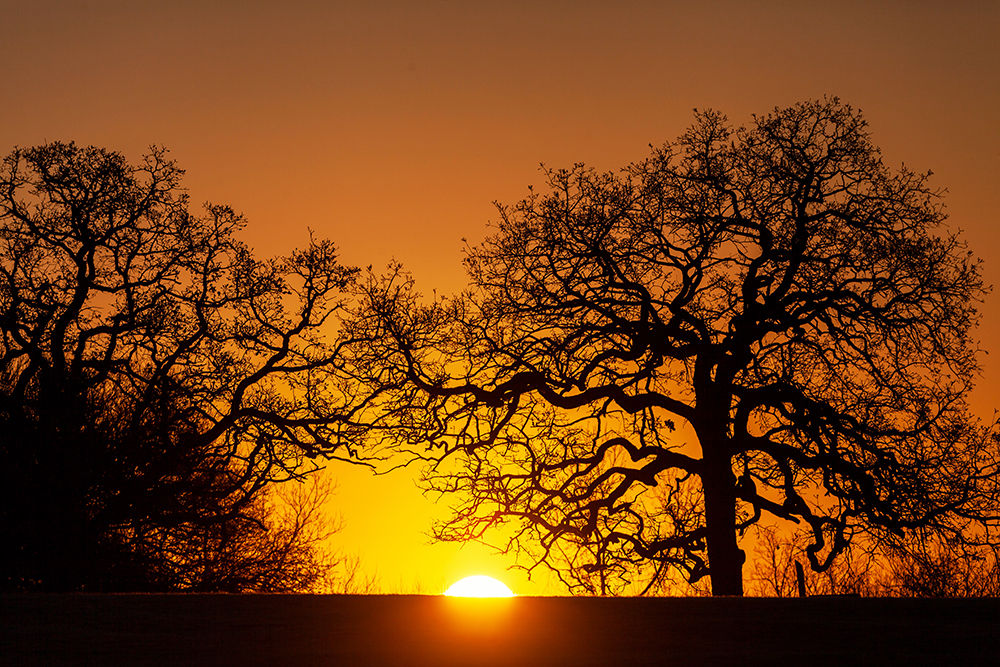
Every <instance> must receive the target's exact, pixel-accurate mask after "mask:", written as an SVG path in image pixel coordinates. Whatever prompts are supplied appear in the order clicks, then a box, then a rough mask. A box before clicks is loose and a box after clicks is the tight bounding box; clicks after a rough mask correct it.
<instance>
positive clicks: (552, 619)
mask: <svg viewBox="0 0 1000 667" xmlns="http://www.w3.org/2000/svg"><path fill="white" fill-rule="evenodd" d="M0 665H5V666H6V665H11V666H14V665H17V666H22V665H24V666H29V665H116V666H117V665H171V666H174V665H177V666H180V665H248V666H249V665H268V666H271V665H274V666H279V665H288V666H290V667H295V666H299V665H310V666H312V665H316V666H319V665H323V666H329V665H357V666H366V665H384V666H397V665H398V666H423V665H428V666H431V665H434V666H442V667H443V666H448V665H455V666H459V665H470V666H478V665H483V666H486V665H491V666H492V665H518V666H529V665H566V666H573V667H583V666H590V665H594V666H597V665H628V666H633V665H683V666H685V667H687V666H694V665H769V666H779V665H780V666H784V665H804V666H806V665H808V666H812V665H907V666H909V665H1000V600H996V599H977V600H909V599H862V598H807V599H783V600H778V599H752V598H747V599H709V598H659V599H650V598H617V599H615V598H528V597H525V598H513V599H486V600H477V599H461V598H458V599H456V598H444V597H438V596H311V595H245V596H236V595H65V596H56V595H51V596H50V595H7V596H0Z"/></svg>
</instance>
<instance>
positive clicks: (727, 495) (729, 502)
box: [702, 443, 746, 595]
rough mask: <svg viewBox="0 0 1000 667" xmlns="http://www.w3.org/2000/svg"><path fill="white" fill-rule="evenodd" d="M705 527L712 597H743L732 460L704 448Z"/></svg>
mask: <svg viewBox="0 0 1000 667" xmlns="http://www.w3.org/2000/svg"><path fill="white" fill-rule="evenodd" d="M704 445H705V443H703V446H702V451H703V452H704V458H703V461H704V463H705V475H704V477H703V478H702V484H703V486H704V491H705V528H706V532H707V534H708V535H707V542H708V567H709V573H710V575H711V579H712V595H743V561H744V560H746V555H745V554H744V553H743V550H742V549H740V548H739V546H738V544H737V543H736V477H735V476H734V475H733V469H732V463H731V460H730V457H729V456H728V455H727V454H725V453H724V452H719V451H714V452H713V451H711V450H715V449H717V448H716V447H712V446H711V445H710V446H708V447H705V446H704Z"/></svg>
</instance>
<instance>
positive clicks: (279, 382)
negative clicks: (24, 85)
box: [0, 143, 371, 590]
mask: <svg viewBox="0 0 1000 667" xmlns="http://www.w3.org/2000/svg"><path fill="white" fill-rule="evenodd" d="M182 174H183V172H182V171H181V170H180V169H178V168H177V166H176V165H175V164H174V162H172V161H170V160H168V159H167V156H166V152H165V151H164V150H163V149H160V148H153V149H152V150H151V152H150V153H149V154H148V155H146V156H145V157H144V158H143V160H142V161H141V162H140V163H139V164H138V165H135V166H132V165H130V164H129V163H128V162H127V161H126V160H125V159H124V158H123V157H122V156H121V155H120V154H117V153H113V152H109V151H106V150H103V149H99V148H94V147H88V148H80V147H77V146H76V145H74V144H72V143H70V144H63V143H52V144H47V145H44V146H39V147H36V148H31V149H15V150H14V151H13V152H11V153H10V154H9V155H8V156H7V157H6V159H5V160H4V161H3V164H2V169H0V470H3V473H4V481H3V484H0V534H2V535H3V539H0V545H2V546H0V587H2V588H4V589H7V590H11V589H13V590H22V589H28V590H160V589H170V588H174V587H176V586H178V585H179V584H178V582H179V581H182V580H183V576H182V574H183V571H184V567H185V566H184V565H183V563H184V561H185V558H186V556H185V555H184V554H185V553H186V551H185V550H187V549H189V548H190V547H191V545H192V544H194V543H196V542H197V541H198V540H205V539H209V538H210V536H211V534H212V531H216V532H217V533H218V532H219V531H221V532H222V533H226V531H230V532H233V531H236V532H239V531H243V534H245V533H246V532H247V531H248V530H249V531H250V532H253V530H251V528H252V527H253V526H257V527H259V528H260V529H261V530H263V529H264V528H266V527H267V526H266V524H267V521H265V519H264V518H263V517H262V516H261V514H260V513H261V511H263V510H262V507H263V506H262V505H261V502H262V500H263V498H262V496H261V493H262V490H263V489H265V487H266V486H267V485H268V484H270V483H272V482H279V481H282V480H289V479H298V478H301V477H302V476H304V475H305V474H307V473H308V472H309V471H310V470H311V469H313V468H315V467H317V466H316V465H315V464H314V463H313V462H312V461H314V460H315V459H316V457H320V456H323V457H328V458H351V457H352V456H353V455H355V454H356V453H357V449H356V448H355V445H354V443H355V442H356V440H357V427H356V425H355V424H354V422H353V419H354V415H355V414H357V411H358V410H360V409H362V408H363V407H364V406H365V405H366V404H367V403H368V401H370V400H371V397H370V396H365V395H362V394H359V393H358V391H357V388H356V387H353V386H351V385H349V383H348V380H347V379H345V378H344V377H343V375H342V374H341V373H340V372H339V371H338V366H339V365H341V364H342V363H343V360H342V357H343V353H342V350H343V349H344V348H345V347H346V346H349V345H350V344H351V341H349V340H348V339H347V338H345V337H344V336H343V335H342V334H341V332H340V330H339V328H338V324H337V320H338V318H339V316H340V313H341V311H342V310H343V307H344V303H345V299H346V298H347V297H346V295H345V290H348V288H349V287H350V285H351V284H352V282H353V281H354V278H355V275H356V273H357V269H354V268H350V267H345V266H343V265H341V264H340V263H339V262H338V260H337V253H336V248H335V246H334V245H333V244H332V243H331V242H329V241H325V240H324V241H315V240H310V242H309V244H308V246H306V247H305V249H302V250H297V251H295V252H293V253H291V254H290V255H289V256H288V257H285V258H281V259H275V260H267V261H260V260H257V259H255V258H254V257H253V255H252V253H251V252H250V250H249V249H248V248H247V247H246V246H245V245H243V244H242V243H240V242H239V241H238V240H236V237H235V235H236V234H237V233H238V232H239V230H240V229H241V228H242V227H243V226H244V225H245V221H244V220H243V218H242V217H241V216H239V215H237V214H236V213H235V212H234V211H233V210H232V209H231V208H228V207H225V206H218V205H206V207H205V212H204V214H202V215H197V214H195V213H192V212H191V211H190V210H189V205H188V199H187V196H186V194H184V192H183V190H182V189H181V187H180V179H181V176H182ZM244 555H245V552H244Z"/></svg>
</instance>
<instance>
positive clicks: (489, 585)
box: [444, 574, 514, 598]
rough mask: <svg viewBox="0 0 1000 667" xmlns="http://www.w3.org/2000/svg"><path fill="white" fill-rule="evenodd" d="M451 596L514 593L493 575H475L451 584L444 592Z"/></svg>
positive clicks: (504, 594) (503, 596)
mask: <svg viewBox="0 0 1000 667" xmlns="http://www.w3.org/2000/svg"><path fill="white" fill-rule="evenodd" d="M444 594H445V595H450V596H452V597H465V598H509V597H514V593H513V592H512V591H511V590H510V589H509V588H507V586H506V585H505V584H504V583H503V582H500V581H497V580H496V579H494V578H493V577H487V576H484V575H481V574H480V575H476V576H473V577H466V578H465V579H462V580H461V581H459V582H456V583H454V584H452V585H451V588H449V589H448V590H446V591H445V592H444Z"/></svg>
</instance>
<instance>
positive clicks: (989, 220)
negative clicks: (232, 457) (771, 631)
mask: <svg viewBox="0 0 1000 667" xmlns="http://www.w3.org/2000/svg"><path fill="white" fill-rule="evenodd" d="M694 5H695V3H683V2H652V1H648V2H638V1H625V2H617V3H613V4H612V3H600V2H568V1H566V2H554V1H541V2H483V3H464V4H463V3H458V2H448V1H446V0H438V1H436V2H430V1H425V2H373V3H365V4H364V6H363V7H362V6H361V5H360V4H359V5H357V6H355V5H354V4H349V3H339V2H334V3H326V2H295V1H290V2H284V3H278V2H259V1H252V2H193V1H181V2H172V3H154V2H134V1H133V2H124V1H117V0H116V1H100V0H89V1H83V0H72V1H70V0H65V1H48V0H43V1H38V2H29V1H27V0H23V1H22V0H0V17H2V21H0V23H2V24H3V26H4V30H3V37H2V39H0V58H2V61H3V62H4V64H5V65H4V67H3V68H2V69H0V151H2V152H3V154H6V153H7V152H8V151H9V150H10V149H11V148H13V147H14V146H30V145H35V144H39V143H42V142H44V141H52V140H62V141H76V142H77V143H78V144H94V145H98V146H102V147H106V148H109V149H112V150H118V151H121V152H123V153H124V154H125V155H126V156H128V157H129V158H131V159H137V158H138V157H139V156H140V155H141V154H142V153H143V152H144V150H145V148H146V147H147V146H148V145H150V144H159V145H164V146H166V147H167V148H168V149H170V151H171V155H172V156H173V157H174V158H175V159H176V160H177V161H178V163H179V164H180V166H181V167H182V168H184V169H186V170H187V176H186V179H185V184H186V186H187V187H188V188H189V190H190V193H191V196H192V199H193V200H194V201H199V202H200V201H205V200H211V201H213V202H216V203H224V204H229V205H231V206H232V207H234V208H235V209H236V210H238V211H242V212H243V213H244V214H245V215H246V216H247V218H248V219H249V221H250V225H249V227H248V229H247V230H246V236H245V238H246V240H247V241H248V242H249V243H250V244H251V245H253V246H254V247H255V249H256V251H257V253H258V254H259V255H261V256H270V255H275V254H281V253H285V252H288V251H289V250H290V249H292V248H294V247H296V246H299V245H302V244H303V243H304V242H305V241H306V239H307V238H308V233H309V231H308V230H310V229H311V230H313V231H314V232H315V234H316V235H317V236H320V237H330V238H332V239H333V240H335V241H336V243H337V244H338V246H339V247H340V248H341V252H342V257H343V259H344V261H345V262H347V263H350V264H355V265H359V266H366V265H369V264H371V265H373V266H374V268H375V269H376V270H378V269H380V268H381V267H383V266H385V264H386V263H387V262H389V261H390V260H392V259H395V260H398V261H401V262H402V263H403V264H404V266H405V267H407V268H408V269H409V270H410V271H412V272H413V274H414V276H415V277H416V279H417V281H418V284H419V285H420V287H421V290H422V291H424V292H426V293H429V292H431V291H432V290H437V291H438V292H444V293H449V292H453V291H456V290H458V289H461V287H462V286H463V284H464V275H463V270H462V265H461V260H462V247H463V242H462V239H463V238H468V239H469V240H470V241H471V242H473V243H475V242H476V241H478V240H480V239H482V238H483V237H484V235H485V234H486V233H487V232H488V228H487V223H488V221H489V220H491V219H494V218H495V214H494V210H495V209H494V207H493V204H492V202H493V201H494V200H498V201H500V202H504V203H514V202H516V201H517V200H518V199H519V198H521V197H523V196H524V195H525V194H526V193H527V186H528V185H529V184H534V185H536V186H541V185H542V184H543V177H542V175H541V174H540V172H539V164H540V163H545V164H546V165H549V166H553V167H561V166H570V165H572V164H573V163H575V162H585V163H587V164H588V165H591V166H594V167H596V168H597V169H599V170H615V169H619V168H621V167H623V166H625V165H626V164H628V163H629V162H631V161H634V160H638V159H642V158H643V157H645V156H646V155H647V154H648V151H649V144H653V145H658V144H661V143H662V142H664V141H666V140H670V139H673V138H675V137H676V136H677V135H678V134H679V133H681V132H682V131H683V130H684V128H685V127H686V126H687V125H688V124H689V123H690V122H691V121H692V112H691V110H692V109H693V108H696V107H697V108H707V107H713V108H716V109H719V110H721V111H723V112H724V113H726V114H727V115H728V116H729V118H730V119H731V120H732V121H733V122H734V123H736V124H742V123H746V122H749V121H750V120H751V114H753V113H766V112H768V111H769V110H770V109H772V108H773V107H775V106H787V105H790V104H793V103H795V102H798V101H802V100H806V99H815V98H820V97H822V96H824V95H837V96H839V97H840V98H841V99H842V100H844V101H846V102H848V103H850V104H852V105H853V106H855V107H857V108H860V109H862V110H863V111H864V113H865V115H866V118H867V119H868V121H869V124H870V129H871V131H872V134H873V137H874V141H875V143H876V145H879V146H881V148H882V150H883V157H884V159H885V161H886V163H887V164H888V165H889V166H890V167H893V168H894V167H898V166H899V165H900V164H902V163H904V162H905V164H906V165H907V166H908V167H909V168H912V169H914V170H919V171H924V170H928V169H929V170H933V171H934V173H935V177H934V180H933V182H934V183H935V184H936V185H937V186H939V187H944V188H947V189H948V194H947V195H946V197H945V203H946V205H947V210H948V212H949V213H950V215H951V224H952V225H953V226H954V227H957V228H961V229H962V230H963V231H964V233H965V237H966V239H967V240H968V242H969V245H970V248H971V249H972V250H973V251H974V252H975V253H976V254H977V255H978V256H979V257H981V258H983V260H984V275H985V279H986V282H987V284H1000V280H998V277H1000V243H998V240H1000V239H998V230H1000V214H998V211H1000V129H998V128H1000V74H998V72H1000V40H998V39H997V35H1000V4H998V3H996V2H985V1H984V2H960V3H955V2H932V1H919V2H840V3H820V2H790V1H771V2H768V1H764V2H757V3H740V2H736V1H735V0H733V1H729V2H705V3H697V6H694ZM995 299H996V296H995V295H994V296H993V297H992V298H991V299H990V300H989V301H988V302H987V304H986V307H985V308H984V311H983V321H982V326H981V328H980V330H979V337H980V339H981V340H982V347H983V348H984V350H986V351H989V352H993V355H991V356H984V357H983V366H984V373H983V378H982V381H981V382H980V386H979V387H978V388H977V390H976V392H975V393H974V395H973V400H972V403H973V407H974V409H975V411H976V412H977V414H979V415H980V416H981V417H983V418H989V416H990V414H991V411H992V410H993V408H994V407H1000V400H998V398H997V393H998V392H997V390H998V388H1000V367H998V365H997V363H996V362H995V359H996V358H997V353H998V352H1000V315H997V313H996V309H995V308H994V307H993V303H994V302H995ZM331 470H332V472H333V474H334V476H335V477H337V478H338V479H339V480H340V490H339V493H338V495H337V496H336V498H335V500H334V505H335V506H336V508H338V510H339V511H340V512H342V514H343V516H344V518H345V521H346V527H345V529H344V530H343V531H342V532H341V533H340V534H339V535H338V536H337V537H336V543H337V544H338V545H339V546H341V547H342V548H344V549H345V550H347V551H350V552H354V553H357V554H359V555H360V556H361V558H362V562H363V564H364V566H365V567H366V568H368V569H370V570H372V571H375V572H377V573H378V575H379V577H380V579H381V583H382V585H383V588H384V589H385V590H386V591H387V592H407V591H411V590H417V589H420V590H423V591H424V592H435V593H436V592H440V591H441V590H443V589H444V588H445V587H446V585H447V584H450V583H452V582H454V581H455V580H457V579H459V578H461V577H464V576H467V575H469V574H487V575H491V576H494V577H496V578H498V579H501V580H503V581H505V582H506V583H507V584H508V585H510V586H511V588H512V589H513V590H514V591H515V592H516V593H518V594H539V593H556V592H558V588H557V587H555V585H554V584H552V583H551V582H546V581H541V582H534V583H529V582H527V581H526V580H525V579H524V576H523V575H522V574H518V573H506V572H504V568H505V567H506V566H507V565H509V564H510V561H509V560H507V559H504V558H501V557H497V556H494V555H490V553H489V551H488V550H487V549H485V548H482V547H479V546H476V545H469V546H466V547H464V548H461V549H459V548H458V547H456V546H455V545H428V544H426V542H427V538H426V537H425V532H426V530H427V529H428V527H429V525H428V524H429V518H430V517H431V516H432V515H434V513H436V512H441V511H443V510H444V507H443V504H434V503H432V502H430V501H429V500H427V499H424V498H423V497H422V496H421V495H420V493H419V491H418V490H417V489H416V487H415V485H414V481H413V471H408V470H403V471H397V472H394V473H392V474H390V475H387V476H384V477H378V478H374V477H372V476H370V474H369V473H368V471H367V470H365V469H363V468H350V467H346V466H339V465H335V466H332V467H331Z"/></svg>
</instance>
